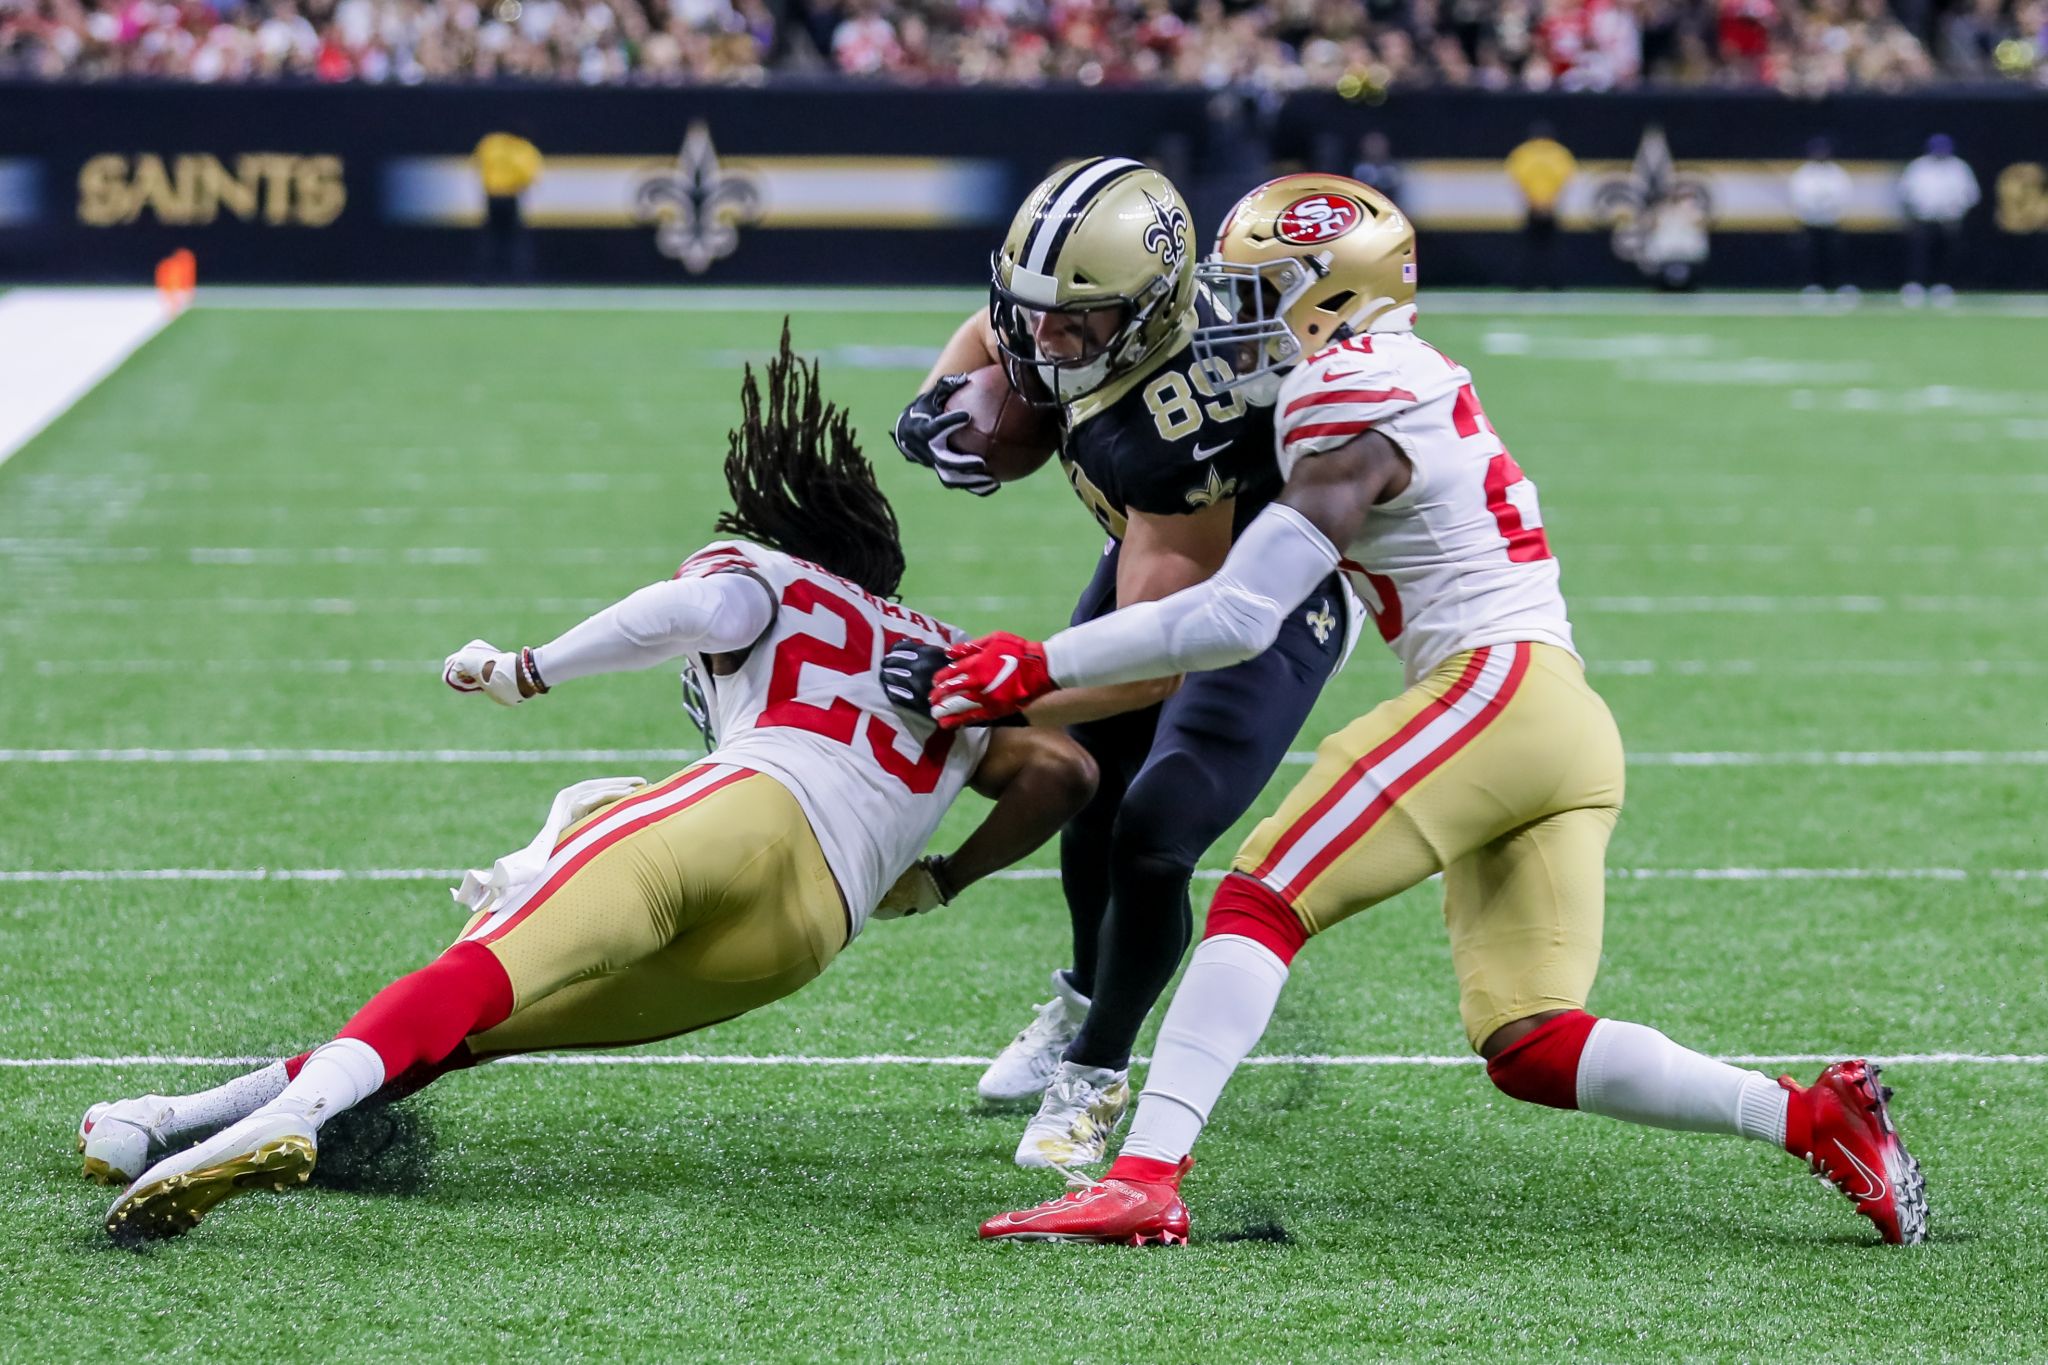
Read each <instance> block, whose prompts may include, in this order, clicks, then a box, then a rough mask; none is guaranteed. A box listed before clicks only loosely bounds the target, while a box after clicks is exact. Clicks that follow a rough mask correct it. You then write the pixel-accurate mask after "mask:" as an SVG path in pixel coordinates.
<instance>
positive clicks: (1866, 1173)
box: [1835, 1138, 1886, 1204]
mask: <svg viewBox="0 0 2048 1365" xmlns="http://www.w3.org/2000/svg"><path fill="white" fill-rule="evenodd" d="M1835 1146H1836V1147H1837V1148H1839V1149H1840V1151H1841V1153H1842V1155H1843V1156H1845V1157H1847V1158H1849V1164H1850V1165H1851V1166H1854V1167H1855V1168H1856V1174H1858V1175H1860V1176H1862V1177H1863V1179H1864V1181H1865V1182H1866V1183H1867V1184H1868V1186H1869V1188H1867V1189H1865V1190H1863V1191H1860V1192H1859V1191H1856V1190H1844V1191H1843V1193H1844V1194H1846V1195H1848V1196H1849V1197H1850V1198H1851V1199H1854V1200H1855V1201H1856V1202H1857V1203H1859V1204H1866V1203H1869V1202H1870V1201H1871V1200H1873V1199H1882V1198H1884V1192H1885V1188H1886V1186H1885V1183H1884V1177H1883V1176H1881V1175H1879V1174H1878V1173H1877V1172H1876V1171H1873V1170H1871V1169H1870V1168H1869V1167H1868V1166H1866V1165H1864V1164H1863V1163H1862V1162H1861V1161H1858V1160H1857V1159H1856V1154H1855V1153H1854V1152H1852V1151H1850V1150H1849V1149H1848V1148H1847V1147H1845V1146H1843V1144H1842V1140H1841V1139H1840V1138H1836V1139H1835Z"/></svg>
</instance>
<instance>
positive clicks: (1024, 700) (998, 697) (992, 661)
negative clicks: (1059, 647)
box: [932, 630, 1059, 730]
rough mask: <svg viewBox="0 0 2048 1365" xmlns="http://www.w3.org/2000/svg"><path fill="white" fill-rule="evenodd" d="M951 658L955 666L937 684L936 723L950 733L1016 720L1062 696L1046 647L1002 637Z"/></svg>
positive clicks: (985, 639) (957, 649)
mask: <svg viewBox="0 0 2048 1365" xmlns="http://www.w3.org/2000/svg"><path fill="white" fill-rule="evenodd" d="M946 653H947V654H948V655H949V656H951V658H952V660H953V662H952V663H950V664H947V665H946V666H945V667H944V668H942V669H940V670H939V673H938V676H937V677H936V678H934V679H933V680H932V718H933V719H934V720H936V721H938V723H939V724H940V725H941V726H943V727H945V728H946V729H948V730H958V729H959V728H960V727H962V726H963V725H987V724H988V723H989V722H991V721H997V720H1001V719H1002V718H1003V717H1004V716H1013V715H1015V714H1016V713H1017V712H1019V711H1021V710H1023V709H1024V708H1025V707H1027V706H1029V705H1030V704H1031V703H1032V702H1034V701H1037V700H1038V699H1039V698H1040V697H1042V696H1044V695H1045V694H1046V693H1048V692H1056V691H1058V690H1059V684H1058V683H1056V682H1054V681H1053V680H1052V674H1051V673H1050V672H1049V671H1048V670H1047V669H1046V666H1045V646H1044V645H1042V644H1039V643H1038V642H1037V641H1036V640H1027V639H1025V638H1024V637H1023V636H1021V635H1011V634H1009V633H1008V632H1006V631H1000V630H999V631H997V632H996V633H995V634H993V635H984V636H982V637H981V638H980V639H979V640H974V641H971V642H969V643H967V644H964V645H954V646H953V647H952V648H951V649H949V650H947V651H946Z"/></svg>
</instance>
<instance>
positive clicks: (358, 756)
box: [0, 748, 2048, 768]
mask: <svg viewBox="0 0 2048 1365" xmlns="http://www.w3.org/2000/svg"><path fill="white" fill-rule="evenodd" d="M701 757H703V750H701V749H258V748H235V749H230V748H199V749H155V748H135V749H0V763H349V764H372V763H687V762H690V761H691V760H693V759H697V758H701ZM1315 757H1316V756H1315V754H1314V753H1313V752H1312V751H1310V750H1296V751H1294V752H1292V753H1290V754H1288V755H1287V757H1286V758H1285V760H1284V762H1286V763H1289V764H1293V765H1295V766H1301V765H1304V764H1309V763H1313V762H1315ZM1628 761H1629V762H1630V763H1631V764H1633V765H1635V766H1637V767H1645V768H2038V767H2043V766H2048V749H1796V750H1784V751H1762V750H1748V749H1725V750H1676V751H1669V752H1658V751H1654V750H1652V751H1644V752H1638V753H1632V754H1630V755H1629V756H1628Z"/></svg>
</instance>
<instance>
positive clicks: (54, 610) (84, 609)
mask: <svg viewBox="0 0 2048 1365" xmlns="http://www.w3.org/2000/svg"><path fill="white" fill-rule="evenodd" d="M94 553H95V554H97V555H99V556H100V557H101V558H102V559H106V560H112V559H118V558H120V557H122V556H126V555H128V554H130V553H131V551H130V550H129V549H123V548H118V547H101V549H100V550H98V551H95V552H94ZM0 558H9V559H33V558H35V556H34V555H33V554H30V553H27V552H24V551H20V550H19V549H18V548H10V547H8V546H6V545H4V544H0ZM612 601H613V599H612V598H609V597H527V598H518V597H500V598H491V597H338V596H337V597H247V596H220V597H162V598H151V597H100V598H64V599H55V600H45V601H23V600H20V599H16V600H14V601H11V602H8V603H6V604H5V606H6V609H7V614H8V615H9V616H12V617H14V618H17V619H30V618H36V617H49V616H112V615H121V616H147V615H154V614H157V613H160V612H166V611H176V612H188V611H205V612H218V613H223V614H236V615H241V614H250V613H254V614H260V615H294V616H296V615H311V616H354V615H358V614H369V613H378V612H383V613H391V612H403V613H407V614H411V615H421V614H432V613H461V612H477V611H493V610H503V611H595V610H598V609H599V608H602V607H606V606H609V605H611V603H612ZM1069 601H1071V596H1070V594H1066V593H1059V592H1046V593H1037V594H1029V595H1025V594H999V595H995V596H988V597H957V596H947V595H944V594H937V595H931V596H920V597H919V598H917V599H916V603H915V605H920V606H923V607H925V608H927V609H929V610H934V611H938V612H941V613H946V614H951V613H954V612H962V611H991V612H994V611H1023V610H1035V609H1037V608H1040V607H1045V606H1049V605H1051V606H1058V607H1060V608H1062V609H1064V608H1065V606H1066V604H1067V603H1068V602H1069ZM1570 606H1571V609H1572V611H1573V613H1574V614H1575V615H1580V616H1610V615H1611V616H1700V615H1720V616H1778V615H1795V616H1835V615H1842V616H1876V615H1881V614H1887V613H1894V612H1909V613H1915V614H1934V615H1942V616H1959V615H1970V614H1991V615H2012V614H2015V613H2025V614H2028V615H2032V614H2036V613H2040V612H2044V611H2048V597H2033V596H2000V595H1996V594H1974V593H1973V594H1950V595H1938V596H1925V595H1917V594H1916V595H1911V596H1901V597H1885V596H1873V595H1867V594H1863V593H1842V594H1831V595H1813V594H1773V593H1745V594H1741V595H1734V596H1722V595H1705V594H1697V593H1676V594H1668V595H1642V594H1630V595H1626V596H1587V597H1574V598H1572V599H1571V601H1570Z"/></svg>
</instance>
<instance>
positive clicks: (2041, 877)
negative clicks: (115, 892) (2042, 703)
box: [0, 867, 2048, 885]
mask: <svg viewBox="0 0 2048 1365" xmlns="http://www.w3.org/2000/svg"><path fill="white" fill-rule="evenodd" d="M462 875H463V869H461V868H456V867H75V868H17V869H11V870H0V884H9V883H12V884H16V885H66V884H70V883H74V882H88V883H98V882H456V881H460V880H461V879H462ZM1059 875H1060V873H1059V869H1058V868H1055V867H1012V868H1006V869H1004V870H1003V871H1001V872H996V873H992V874H991V875H990V878H989V880H991V881H999V882H1043V881H1056V880H1057V879H1058V878H1059ZM1224 875H1225V874H1224V870H1223V869H1222V868H1202V869H1200V870H1198V871H1197V872H1196V873H1195V879H1196V880H1197V881H1205V882H1213V881H1220V880H1222V878H1223V876H1224ZM1607 875H1608V876H1609V877H1613V878H1615V879H1617V880H1621V881H1637V882H1650V881H1683V882H1894V881H1910V882H1963V881H1978V880H1989V881H2000V882H2038V881H2048V868H2042V867H1991V868H1981V867H1980V868H1967V867H1610V868H1608V869H1607Z"/></svg>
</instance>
